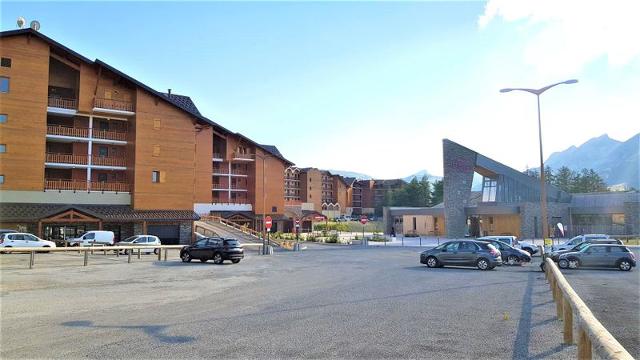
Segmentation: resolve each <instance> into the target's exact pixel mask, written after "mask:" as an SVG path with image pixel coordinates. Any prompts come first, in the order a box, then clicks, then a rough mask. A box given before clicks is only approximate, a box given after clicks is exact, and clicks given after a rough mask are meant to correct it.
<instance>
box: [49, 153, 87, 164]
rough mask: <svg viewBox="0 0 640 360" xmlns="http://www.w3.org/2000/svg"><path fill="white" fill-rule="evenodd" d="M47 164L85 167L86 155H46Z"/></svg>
mask: <svg viewBox="0 0 640 360" xmlns="http://www.w3.org/2000/svg"><path fill="white" fill-rule="evenodd" d="M47 162H50V163H62V164H77V165H87V163H88V162H87V155H74V154H58V153H47Z"/></svg>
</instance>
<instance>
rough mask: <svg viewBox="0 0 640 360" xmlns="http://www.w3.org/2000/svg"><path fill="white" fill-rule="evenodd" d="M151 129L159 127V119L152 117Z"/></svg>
mask: <svg viewBox="0 0 640 360" xmlns="http://www.w3.org/2000/svg"><path fill="white" fill-rule="evenodd" d="M153 129H154V130H159V129H160V119H153Z"/></svg>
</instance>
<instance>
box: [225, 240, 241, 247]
mask: <svg viewBox="0 0 640 360" xmlns="http://www.w3.org/2000/svg"><path fill="white" fill-rule="evenodd" d="M224 244H225V245H227V246H240V243H239V242H238V240H225V241H224Z"/></svg>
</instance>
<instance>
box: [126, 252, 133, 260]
mask: <svg viewBox="0 0 640 360" xmlns="http://www.w3.org/2000/svg"><path fill="white" fill-rule="evenodd" d="M132 252H133V249H128V250H127V262H128V263H131V253H132Z"/></svg>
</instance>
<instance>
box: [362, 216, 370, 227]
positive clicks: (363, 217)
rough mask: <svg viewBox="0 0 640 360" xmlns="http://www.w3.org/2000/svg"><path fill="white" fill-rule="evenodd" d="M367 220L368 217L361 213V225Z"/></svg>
mask: <svg viewBox="0 0 640 360" xmlns="http://www.w3.org/2000/svg"><path fill="white" fill-rule="evenodd" d="M367 221H369V219H367V217H366V216H364V215H362V216H361V217H360V223H361V224H362V225H365V224H366V223H367Z"/></svg>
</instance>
